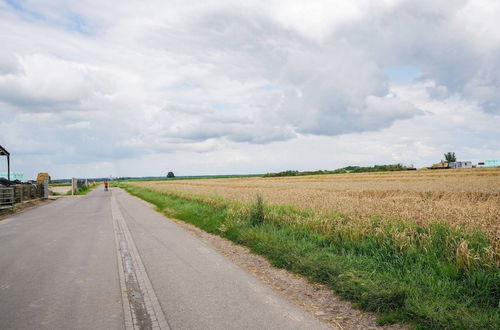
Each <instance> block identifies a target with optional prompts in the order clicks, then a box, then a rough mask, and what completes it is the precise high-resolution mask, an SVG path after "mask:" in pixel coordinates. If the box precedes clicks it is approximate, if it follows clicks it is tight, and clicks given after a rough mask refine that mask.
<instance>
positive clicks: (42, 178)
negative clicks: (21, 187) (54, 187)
mask: <svg viewBox="0 0 500 330" xmlns="http://www.w3.org/2000/svg"><path fill="white" fill-rule="evenodd" d="M45 179H49V183H50V175H49V173H45V172H40V173H38V175H37V177H36V183H38V184H43V181H45Z"/></svg>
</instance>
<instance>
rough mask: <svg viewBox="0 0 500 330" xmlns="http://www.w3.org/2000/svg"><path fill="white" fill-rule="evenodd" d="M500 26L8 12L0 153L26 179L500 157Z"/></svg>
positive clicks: (429, 2)
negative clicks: (451, 155) (44, 175)
mask: <svg viewBox="0 0 500 330" xmlns="http://www.w3.org/2000/svg"><path fill="white" fill-rule="evenodd" d="M498 17H500V1H496V0H473V1H472V0H471V1H466V0H463V1H462V0H449V1H440V0H419V1H414V0H408V1H404V0H383V1H370V0H356V1H354V0H348V1H347V0H338V1H334V0H325V1H319V0H318V1H314V0H309V1H292V0H283V1H282V0H265V1H223V0H215V1H212V0H204V1H187V0H182V1H175V0H170V1H167V0H161V1H151V0H150V1H112V0H107V1H102V0H75V1H69V0H27V1H14V0H0V45H1V47H0V145H2V146H4V147H5V148H6V149H7V150H9V151H10V152H11V154H12V156H11V158H12V160H11V162H12V169H13V170H14V171H19V172H24V173H25V176H26V177H27V178H32V177H34V176H35V175H36V173H37V172H39V171H48V172H49V173H50V174H51V175H52V177H53V178H66V177H72V176H76V177H99V176H109V175H113V176H143V175H144V176H146V175H165V174H166V173H167V172H168V171H174V173H175V174H176V175H199V174H230V173H265V172H273V171H281V170H287V169H297V170H316V169H334V168H339V167H343V166H347V165H374V164H388V163H403V164H407V165H409V164H414V165H415V166H419V167H420V166H427V165H430V164H432V163H435V162H437V161H439V160H440V159H441V158H443V153H444V152H446V151H454V152H456V154H457V156H458V158H459V159H461V160H472V161H474V162H477V161H480V160H484V159H491V158H500V21H499V20H498ZM4 163H5V162H4V161H2V162H1V163H0V170H3V169H4V168H5V167H6V166H5V164H4Z"/></svg>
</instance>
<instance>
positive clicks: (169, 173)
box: [167, 172, 175, 178]
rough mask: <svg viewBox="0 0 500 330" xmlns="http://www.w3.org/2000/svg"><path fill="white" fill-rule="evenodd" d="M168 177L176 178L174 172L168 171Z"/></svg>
mask: <svg viewBox="0 0 500 330" xmlns="http://www.w3.org/2000/svg"><path fill="white" fill-rule="evenodd" d="M167 178H175V175H174V172H168V174H167Z"/></svg>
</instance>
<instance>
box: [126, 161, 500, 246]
mask: <svg viewBox="0 0 500 330" xmlns="http://www.w3.org/2000/svg"><path fill="white" fill-rule="evenodd" d="M133 184H135V185H139V186H142V187H147V188H149V189H152V190H155V191H176V192H184V193H192V194H198V195H212V196H214V195H215V196H220V197H223V198H227V199H231V200H238V201H242V202H251V201H253V200H254V199H255V195H256V194H257V193H260V194H261V195H262V196H263V197H264V200H265V201H266V202H268V203H271V204H280V205H291V206H295V207H297V208H301V209H307V210H313V211H314V212H316V213H318V214H322V215H325V216H327V215H328V214H329V213H334V214H335V213H339V212H340V213H344V214H348V215H350V216H351V218H352V219H353V221H359V220H361V221H367V223H370V220H371V219H373V218H377V219H380V220H381V221H399V220H403V221H414V222H416V223H417V224H422V225H425V224H428V223H431V222H436V221H439V222H444V223H447V224H449V225H451V226H453V227H459V228H467V229H481V230H483V231H484V232H486V233H488V236H489V237H490V238H491V239H492V240H494V241H495V240H496V239H500V169H497V168H492V169H489V168H486V169H464V170H434V171H431V170H427V171H407V172H382V173H356V174H332V175H318V176H304V177H282V178H259V177H255V178H234V179H233V178H232V179H205V180H183V181H151V182H135V183H133ZM498 243H499V242H496V244H497V247H498Z"/></svg>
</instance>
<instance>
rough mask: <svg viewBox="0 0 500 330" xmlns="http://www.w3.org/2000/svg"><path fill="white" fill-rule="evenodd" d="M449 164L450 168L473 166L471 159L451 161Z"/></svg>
mask: <svg viewBox="0 0 500 330" xmlns="http://www.w3.org/2000/svg"><path fill="white" fill-rule="evenodd" d="M449 165H450V168H472V162H471V161H470V160H466V161H463V162H451V163H449Z"/></svg>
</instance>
